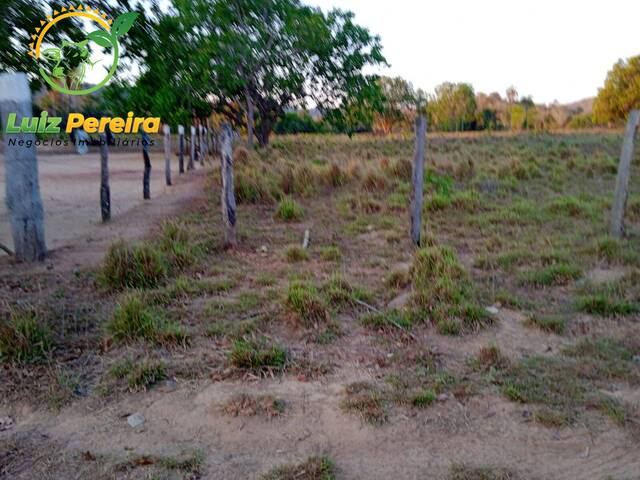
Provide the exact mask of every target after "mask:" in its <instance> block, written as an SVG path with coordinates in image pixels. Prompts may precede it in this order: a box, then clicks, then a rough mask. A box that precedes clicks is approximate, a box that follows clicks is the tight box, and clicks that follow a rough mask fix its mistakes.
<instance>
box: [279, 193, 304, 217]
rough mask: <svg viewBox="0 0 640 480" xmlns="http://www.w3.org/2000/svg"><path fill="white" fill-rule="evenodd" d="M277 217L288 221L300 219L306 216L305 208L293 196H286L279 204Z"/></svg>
mask: <svg viewBox="0 0 640 480" xmlns="http://www.w3.org/2000/svg"><path fill="white" fill-rule="evenodd" d="M276 217H278V218H279V219H280V220H284V221H286V222H293V221H299V220H301V219H302V218H303V217H304V209H303V208H302V207H301V206H300V205H298V204H297V203H296V201H295V200H294V199H293V198H291V197H284V198H283V199H282V200H280V203H279V204H278V209H277V210H276Z"/></svg>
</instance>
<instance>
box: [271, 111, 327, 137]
mask: <svg viewBox="0 0 640 480" xmlns="http://www.w3.org/2000/svg"><path fill="white" fill-rule="evenodd" d="M326 130H327V127H326V125H325V124H324V123H323V122H322V121H316V120H314V119H313V118H312V117H311V115H309V112H307V111H303V112H286V113H285V114H284V115H282V117H281V118H280V120H278V123H276V125H275V127H274V129H273V131H274V132H275V133H277V134H279V135H285V134H295V133H324V132H325V131H326Z"/></svg>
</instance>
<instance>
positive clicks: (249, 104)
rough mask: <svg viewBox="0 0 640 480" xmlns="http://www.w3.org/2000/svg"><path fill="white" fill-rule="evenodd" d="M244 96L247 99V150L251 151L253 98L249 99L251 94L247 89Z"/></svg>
mask: <svg viewBox="0 0 640 480" xmlns="http://www.w3.org/2000/svg"><path fill="white" fill-rule="evenodd" d="M245 96H246V99H247V144H248V146H249V150H253V130H254V125H253V120H254V107H253V98H251V93H250V92H249V89H248V88H247V89H246V91H245ZM267 141H268V139H267Z"/></svg>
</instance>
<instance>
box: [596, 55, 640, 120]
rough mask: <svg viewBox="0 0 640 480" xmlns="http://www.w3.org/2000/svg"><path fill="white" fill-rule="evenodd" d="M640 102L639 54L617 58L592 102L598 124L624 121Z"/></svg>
mask: <svg viewBox="0 0 640 480" xmlns="http://www.w3.org/2000/svg"><path fill="white" fill-rule="evenodd" d="M639 104H640V56H635V57H631V58H629V59H627V60H619V61H618V62H617V63H616V64H615V65H614V66H613V69H612V70H611V71H609V73H608V74H607V79H606V80H605V83H604V87H603V88H601V89H600V90H599V91H598V96H597V98H596V100H595V101H594V103H593V116H594V119H595V121H596V123H597V124H599V125H602V124H604V125H616V124H622V123H624V122H625V121H626V119H627V116H628V115H629V112H630V111H631V110H632V109H634V108H638V105H639Z"/></svg>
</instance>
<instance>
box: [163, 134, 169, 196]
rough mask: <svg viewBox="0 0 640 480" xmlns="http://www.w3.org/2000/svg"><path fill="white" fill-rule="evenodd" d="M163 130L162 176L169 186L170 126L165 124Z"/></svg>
mask: <svg viewBox="0 0 640 480" xmlns="http://www.w3.org/2000/svg"><path fill="white" fill-rule="evenodd" d="M163 130H164V178H165V181H166V183H167V185H169V186H171V127H169V125H165V126H164V127H163Z"/></svg>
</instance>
